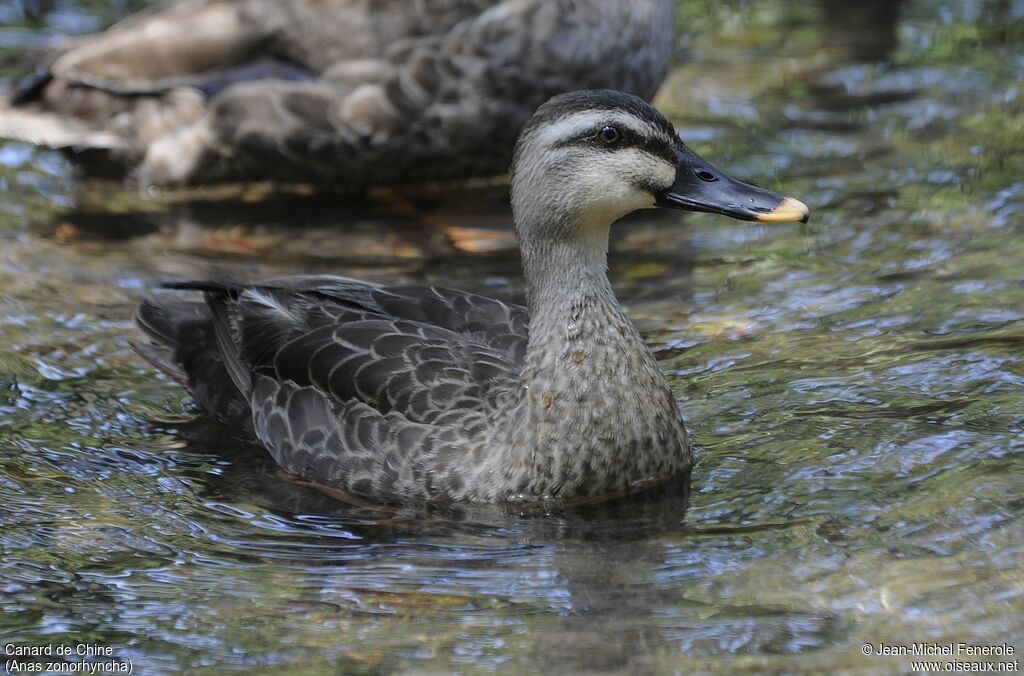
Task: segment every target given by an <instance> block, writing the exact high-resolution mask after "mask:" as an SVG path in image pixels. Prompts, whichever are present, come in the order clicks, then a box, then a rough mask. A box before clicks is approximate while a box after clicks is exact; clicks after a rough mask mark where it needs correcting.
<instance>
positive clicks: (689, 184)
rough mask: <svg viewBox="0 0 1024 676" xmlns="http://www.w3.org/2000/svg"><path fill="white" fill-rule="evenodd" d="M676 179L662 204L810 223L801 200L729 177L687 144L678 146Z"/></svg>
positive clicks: (771, 220)
mask: <svg viewBox="0 0 1024 676" xmlns="http://www.w3.org/2000/svg"><path fill="white" fill-rule="evenodd" d="M676 160H677V165H676V181H675V183H674V184H673V185H672V187H671V188H669V189H668V190H666V191H665V192H663V193H661V194H660V195H658V197H657V199H656V203H657V205H658V206H660V207H668V208H671V209H685V210H686V211H704V212H707V213H712V214H723V215H725V216H731V217H733V218H738V219H740V220H743V221H762V222H766V223H782V222H786V221H800V222H801V223H806V222H807V218H808V216H809V215H810V211H809V210H808V209H807V205H805V204H804V203H803V202H801V201H800V200H796V199H793V198H792V197H784V196H783V195H780V194H778V193H776V192H772V191H771V190H765V189H764V188H758V187H757V186H755V185H750V184H748V183H742V182H740V181H737V180H735V179H732V178H729V177H728V176H726V175H725V174H724V173H722V172H721V171H719V170H718V169H716V168H715V167H714V166H712V165H711V164H710V163H709V162H706V161H705V160H703V159H702V158H701V157H700V156H698V155H697V154H696V153H695V152H693V151H692V150H690V149H689V148H687V147H686V146H680V147H677V148H676Z"/></svg>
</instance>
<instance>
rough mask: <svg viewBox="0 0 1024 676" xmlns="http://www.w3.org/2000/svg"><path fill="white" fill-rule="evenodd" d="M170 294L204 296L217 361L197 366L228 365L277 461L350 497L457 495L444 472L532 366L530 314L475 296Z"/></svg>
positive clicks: (319, 291)
mask: <svg viewBox="0 0 1024 676" xmlns="http://www.w3.org/2000/svg"><path fill="white" fill-rule="evenodd" d="M171 286H172V287H173V288H179V289H194V290H201V291H203V293H204V298H205V301H206V308H207V312H208V320H207V322H206V324H205V333H203V334H202V335H204V336H207V339H206V343H205V345H206V348H205V349H206V350H207V351H209V350H211V349H212V350H213V351H215V352H216V355H215V358H211V357H210V356H209V355H207V356H206V358H205V361H203V362H202V363H204V364H207V365H208V364H210V363H221V364H223V370H222V371H221V373H220V374H217V375H216V376H215V377H216V379H217V382H218V383H219V384H220V385H221V386H223V385H224V383H225V382H229V383H233V385H234V388H237V389H235V392H236V393H238V394H240V395H241V397H242V398H243V399H245V400H246V401H248V403H249V407H250V409H251V420H252V429H253V432H254V433H255V436H256V437H257V438H258V439H259V440H260V441H261V442H262V443H263V445H265V446H266V447H267V448H268V449H269V450H270V452H271V454H272V455H273V456H274V458H275V459H276V460H277V462H278V464H280V465H281V466H282V467H284V468H285V469H286V470H288V471H290V472H292V473H294V474H297V475H299V476H303V477H305V478H308V479H311V480H314V481H318V482H321V483H325V484H329V485H333V486H337V487H340V488H342V489H345V490H350V491H352V492H355V493H365V494H393V495H398V494H413V495H416V494H422V495H428V494H429V495H432V496H434V497H436V495H437V492H438V491H441V493H442V494H454V493H455V492H457V486H458V484H459V481H458V477H457V476H456V475H455V472H454V471H452V472H447V471H446V468H448V467H451V468H452V469H453V470H454V468H455V467H456V466H458V465H459V464H460V463H457V462H455V461H454V460H453V459H454V458H456V457H457V456H458V454H459V453H460V452H464V451H465V447H466V444H465V443H463V442H464V441H466V440H469V439H471V438H473V437H474V435H476V434H478V433H479V432H481V431H482V430H483V429H485V427H486V425H487V423H488V420H489V416H490V415H491V414H492V413H493V412H494V411H495V410H496V409H497V408H498V407H499V406H500V405H501V402H502V401H503V400H504V398H505V397H508V396H510V395H512V394H513V393H514V392H515V391H516V389H517V381H518V376H519V372H520V369H521V366H522V363H523V360H524V358H525V351H526V339H527V322H528V315H527V312H526V309H525V308H522V307H520V306H515V305H508V304H505V303H502V302H500V301H497V300H493V299H488V298H484V297H482V296H478V295H475V294H471V293H466V292H460V291H454V290H450V289H441V288H436V287H376V286H371V285H367V284H365V283H361V282H357V281H355V280H349V279H346V278H339V277H314V278H282V279H278V280H271V281H269V282H266V283H262V284H258V285H228V284H212V283H206V282H199V283H185V284H174V285H171ZM151 304H152V303H151ZM143 307H144V308H145V306H143ZM142 313H143V312H142V310H140V314H142ZM149 314H150V315H151V314H152V311H150V312H149ZM189 317H190V321H193V322H194V321H195V312H194V310H193V311H192V314H190V315H189ZM140 323H141V324H142V325H143V328H144V329H145V328H146V323H145V322H142V321H140ZM152 323H153V322H150V324H152ZM210 327H212V329H211V328H210ZM147 332H148V333H150V335H151V336H153V337H155V338H156V339H157V340H158V341H162V342H164V343H166V342H167V340H166V335H167V334H168V333H170V332H169V331H167V330H166V329H163V330H162V331H161V332H160V333H162V334H163V335H160V334H156V335H154V331H153V330H152V329H149V330H147ZM211 333H212V335H214V337H215V341H213V342H214V345H211V344H210V340H209V338H208V336H209V335H211ZM178 335H179V336H180V334H178ZM181 339H182V338H181V337H179V338H178V340H181ZM193 363H200V362H198V361H197V360H195V359H193ZM183 366H184V368H185V369H186V370H187V369H188V365H187V364H185V365H183ZM224 371H226V372H227V377H225V376H224V374H223V372H224ZM212 374H213V372H212V371H210V370H208V371H207V373H206V374H205V377H206V378H209V377H210V376H211V375H212ZM188 376H189V383H190V389H192V390H193V391H195V390H196V389H197V387H203V386H205V387H206V389H207V390H209V389H210V387H209V385H204V383H203V382H201V380H200V378H201V377H202V376H203V374H198V373H194V372H193V373H189V374H188ZM229 378H230V380H229ZM224 399H225V397H223V396H221V397H220V399H219V400H221V401H222V400H224ZM198 400H199V397H197V401H198ZM398 484H401V486H399V485H398Z"/></svg>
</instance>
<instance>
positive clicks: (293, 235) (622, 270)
mask: <svg viewBox="0 0 1024 676" xmlns="http://www.w3.org/2000/svg"><path fill="white" fill-rule="evenodd" d="M141 4H144V3H138V2H109V1H108V2H85V1H81V0H79V1H77V2H75V1H70V0H68V1H61V2H24V3H14V5H12V6H11V7H8V8H2V9H0V21H3V22H6V24H7V27H5V28H2V29H0V50H2V52H0V63H3V64H5V65H4V66H3V67H4V72H5V73H7V74H11V73H13V72H14V70H15V67H14V65H13V54H15V53H16V52H17V51H18V50H20V49H23V48H25V47H30V46H33V45H38V44H41V43H42V42H43V41H45V40H46V39H47V38H48V37H50V36H53V35H57V34H61V33H75V32H84V31H90V30H94V29H96V28H99V27H101V26H102V25H105V24H106V23H108V22H110V21H112V20H113V19H115V18H116V17H117V16H119V15H120V14H122V13H123V12H124V11H126V10H127V9H129V8H133V7H137V6H140V5H141ZM679 22H680V28H681V35H680V49H679V52H680V65H679V66H678V67H677V68H676V69H675V71H674V72H673V73H672V76H671V77H670V79H669V81H668V83H667V84H666V86H665V88H664V89H663V90H662V92H661V94H660V96H659V99H658V104H659V106H660V107H661V108H662V109H663V110H665V111H666V112H667V113H669V114H671V116H672V117H673V120H674V121H675V122H676V124H677V125H678V126H679V127H680V129H681V130H682V132H683V134H684V137H685V138H687V139H688V140H689V142H690V144H691V145H692V146H694V147H695V148H696V149H697V150H698V151H699V152H701V153H702V154H703V155H705V156H706V157H708V158H709V159H711V160H712V161H713V162H715V163H716V164H717V165H719V166H721V167H723V168H726V169H728V170H729V171H730V173H733V174H734V175H736V176H737V177H739V178H743V179H747V180H751V181H756V182H759V183H762V184H766V185H768V186H771V187H773V188H776V189H779V190H780V191H783V192H785V193H787V194H792V195H795V196H799V197H801V198H802V199H804V200H805V201H806V202H807V203H808V204H809V205H810V206H811V208H812V211H813V220H812V221H811V222H810V223H809V224H807V225H799V224H781V225H751V224H746V223H737V222H733V221H729V220H726V219H723V218H719V217H713V216H704V215H679V214H677V213H672V214H667V215H666V214H661V215H658V214H649V215H643V216H641V217H639V218H634V219H632V220H630V221H629V222H628V223H624V224H623V225H621V226H618V227H617V228H616V230H615V232H614V233H613V243H612V248H613V253H612V258H611V274H612V278H613V283H614V285H615V287H616V289H617V290H618V291H619V293H620V295H621V298H622V300H623V302H624V304H625V306H626V308H627V311H628V312H629V313H630V315H631V317H633V318H634V319H635V321H636V322H637V324H638V325H639V326H640V327H641V328H642V329H643V331H644V332H645V334H646V335H647V336H648V337H649V340H650V343H651V345H652V346H653V347H654V349H655V350H656V351H657V354H658V356H659V358H660V359H661V363H662V366H663V368H664V369H665V371H666V372H667V373H668V374H670V376H671V378H672V382H673V384H674V387H675V389H676V392H677V394H678V399H679V403H680V406H681V408H682V411H683V412H684V415H685V417H686V419H687V421H688V425H689V427H690V429H691V431H692V432H693V435H694V437H695V439H696V441H697V444H698V447H699V448H698V452H699V461H698V464H697V466H696V468H695V470H694V474H693V493H692V495H691V497H690V501H689V506H688V508H687V506H686V504H685V503H684V502H683V501H681V500H678V499H655V500H648V501H637V502H633V503H630V504H627V505H620V506H617V507H616V508H614V509H605V510H594V511H591V512H583V513H558V514H551V515H549V516H546V517H537V516H535V515H534V516H518V515H505V514H500V513H494V512H489V511H480V512H471V513H434V514H429V513H417V512H411V511H410V512H400V513H389V512H384V511H381V510H374V509H368V508H358V507H353V506H349V505H345V504H339V503H335V502H332V501H330V500H328V499H326V498H324V497H323V496H322V495H320V494H319V493H316V492H315V491H311V490H308V489H305V488H302V487H298V486H295V485H292V484H291V483H289V482H287V481H285V480H283V479H282V478H281V477H280V476H279V475H278V474H277V472H276V470H275V469H274V467H273V466H272V465H271V464H270V463H269V462H268V460H267V459H266V457H265V455H264V454H263V453H262V452H260V451H259V450H257V449H252V448H249V447H247V446H245V445H244V444H239V443H238V442H237V441H235V440H233V439H232V438H231V436H230V435H228V434H226V433H225V432H224V431H223V430H220V429H218V428H217V427H216V426H214V425H211V424H209V423H206V422H204V421H202V420H197V419H196V418H195V415H194V413H193V411H192V409H191V408H190V407H189V405H188V403H187V401H185V400H184V397H183V395H182V392H181V390H180V389H179V387H178V386H177V385H176V384H174V383H172V382H170V381H169V380H167V379H165V378H163V377H161V376H158V375H156V374H154V373H153V371H152V370H151V369H150V368H149V367H148V366H147V365H146V364H144V363H143V362H142V361H140V360H139V359H138V358H137V357H136V356H135V354H134V353H133V351H132V350H131V348H130V346H129V343H128V341H129V340H131V339H135V338H137V337H138V334H136V333H135V332H134V329H133V328H132V325H131V321H130V317H131V313H132V309H133V306H134V305H135V304H136V303H137V301H138V300H139V298H140V297H141V296H142V295H143V294H144V293H145V292H146V290H147V289H149V288H151V287H152V286H154V285H155V284H157V283H159V282H160V281H161V280H165V279H177V278H183V277H206V276H223V275H230V276H233V277H236V278H243V279H245V278H255V277H259V276H264V275H271V274H278V273H281V272H295V271H305V272H335V273H340V274H346V275H355V276H361V277H365V278H368V279H373V280H378V281H386V280H398V281H401V282H428V283H443V284H447V285H451V286H459V287H463V288H469V289H474V290H480V291H483V292H486V293H489V294H493V295H496V296H499V297H502V298H509V299H518V298H520V297H521V293H522V280H521V278H520V276H519V272H518V261H517V258H516V256H515V254H514V252H510V251H509V250H508V237H507V230H502V228H507V221H508V217H507V212H506V211H505V210H504V207H503V206H502V204H503V199H504V189H503V188H502V187H501V186H500V185H499V186H497V187H485V188H479V189H471V190H468V191H462V192H460V193H458V194H457V195H455V196H454V197H452V198H448V199H442V198H438V197H435V196H432V195H429V194H413V195H405V196H403V197H402V198H401V200H399V201H395V200H393V199H389V198H387V196H377V199H376V200H372V199H371V200H369V201H366V202H360V203H353V202H352V200H349V199H345V198H342V197H337V196H334V197H326V198H321V197H311V196H309V195H308V194H306V193H305V192H304V191H302V190H301V189H292V190H290V191H288V192H287V193H286V194H285V195H274V194H273V193H271V192H269V191H268V190H266V189H265V187H260V186H257V187H254V188H249V189H245V190H243V191H241V193H239V191H234V192H232V191H230V190H209V191H199V192H196V193H192V194H188V195H182V194H179V195H166V194H165V195H157V196H155V197H149V198H147V197H144V196H141V195H139V194H137V193H135V192H133V191H132V190H121V189H120V187H119V186H116V185H110V184H108V183H100V182H96V181H86V180H83V179H81V178H78V177H76V176H75V174H74V173H73V171H72V168H71V167H70V165H69V164H68V163H67V162H66V160H65V159H64V158H63V157H62V156H60V155H59V154H57V153H53V152H48V151H43V150H38V149H34V148H32V147H29V146H26V145H22V144H16V143H7V144H5V145H2V146H0V192H2V193H3V195H2V198H0V290H2V296H0V505H2V507H0V550H2V557H0V599H2V607H0V642H3V643H5V644H7V643H14V644H18V645H39V644H47V643H53V644H56V643H61V642H63V643H69V644H76V643H93V644H102V645H108V646H112V647H113V648H114V649H115V654H116V655H117V656H118V657H120V658H122V659H130V660H132V662H133V664H134V665H135V667H136V669H142V672H141V673H161V672H168V673H170V672H175V671H179V670H182V669H188V670H190V671H193V672H197V673H225V672H232V671H239V672H241V671H253V670H258V671H266V672H275V671H276V672H280V673H294V672H295V670H297V669H298V670H302V671H305V672H310V673H317V672H332V671H346V672H347V671H368V672H369V671H373V672H389V671H393V670H403V669H416V670H430V671H450V670H458V671H470V672H472V671H477V670H484V669H491V668H494V669H501V670H508V671H529V670H545V671H551V670H556V669H557V670H558V671H572V670H576V671H611V672H621V673H640V672H648V671H656V672H673V671H674V672H680V673H691V672H706V671H721V672H723V673H731V672H735V671H743V670H756V671H765V670H767V671H776V672H790V673H792V672H820V673H834V672H842V671H848V672H864V671H877V672H883V673H885V672H904V671H907V670H909V669H910V664H909V661H908V660H907V659H904V658H889V657H877V656H864V655H863V654H862V652H861V646H862V645H863V644H864V643H868V642H870V643H873V644H877V643H878V642H880V641H881V642H885V643H890V644H909V643H912V642H919V641H928V642H932V641H934V642H939V643H946V642H960V641H964V642H968V643H975V644H996V643H1002V642H1009V643H1015V644H1016V648H1017V657H1019V656H1020V652H1021V651H1022V650H1024V514H1022V512H1024V432H1022V428H1024V396H1022V393H1024V91H1022V89H1024V87H1022V84H1021V83H1022V82H1024V2H1020V1H1019V0H959V1H955V0H949V1H944V2H936V1H925V0H914V1H911V0H908V1H905V2H857V3H843V2H824V1H823V2H817V3H804V2H796V1H795V0H794V1H789V0H765V1H763V2H757V3H744V2H738V1H736V0H730V1H727V2H697V1H688V2H685V3H683V4H682V5H681V8H680V12H679ZM473 226H483V227H486V228H488V229H489V230H490V232H484V233H481V232H477V231H468V232H467V231H464V230H459V229H458V228H467V227H473ZM453 241H456V242H459V243H461V244H462V246H463V247H466V246H469V245H473V243H474V242H475V243H476V244H475V248H492V249H494V251H493V252H492V253H490V254H483V253H468V252H464V251H462V252H460V251H459V250H458V249H457V248H456V247H454V246H453V245H452V242H453ZM467 242H468V243H469V244H467Z"/></svg>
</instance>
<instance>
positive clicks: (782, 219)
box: [757, 197, 811, 223]
mask: <svg viewBox="0 0 1024 676" xmlns="http://www.w3.org/2000/svg"><path fill="white" fill-rule="evenodd" d="M810 215H811V210H810V209H808V208H807V205H806V204H804V203H803V202H801V201H800V200H798V199H793V198H792V197H783V198H782V204H780V205H779V206H777V207H775V208H774V209H772V210H771V211H763V212H761V213H759V214H758V215H757V220H758V221H761V222H764V223H787V222H789V221H800V222H801V223H806V222H807V219H808V218H809V217H810Z"/></svg>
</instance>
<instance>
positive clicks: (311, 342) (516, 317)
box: [137, 91, 808, 502]
mask: <svg viewBox="0 0 1024 676" xmlns="http://www.w3.org/2000/svg"><path fill="white" fill-rule="evenodd" d="M653 206H661V207H668V208H674V209H684V210H690V211H705V212H714V213H719V214H725V215H727V216H732V217H733V218H739V219H744V220H752V221H797V220H799V221H806V220H807V214H808V211H807V207H806V206H804V205H803V204H802V203H800V202H798V201H797V200H794V199H792V198H788V197H782V196H781V195H778V194H776V193H774V192H771V191H768V190H764V189H761V188H757V187H754V186H751V185H747V184H744V183H740V182H738V181H735V180H733V179H730V178H729V177H728V176H726V175H725V174H723V173H722V172H720V171H719V170H717V169H715V168H714V167H713V166H711V165H710V164H708V163H707V162H705V161H704V160H702V159H701V158H700V157H698V156H697V155H696V154H694V153H693V152H692V151H691V150H690V149H689V148H688V147H687V146H686V145H684V144H683V142H682V141H681V140H680V139H679V138H678V136H677V135H676V133H675V130H674V129H673V127H672V125H671V124H670V123H669V122H668V120H667V119H665V117H664V116H663V115H661V113H659V112H658V111H657V110H656V109H654V108H653V107H652V106H650V105H649V104H647V103H645V102H644V101H643V100H642V99H640V98H638V97H635V96H631V95H629V94H624V93H621V92H614V91H586V92H576V93H571V94H563V95H560V96H556V97H555V98H553V99H551V100H550V101H548V102H547V103H545V104H544V105H542V106H541V107H540V108H539V109H538V110H537V112H536V113H535V114H534V115H533V117H532V118H531V119H530V120H529V122H528V123H527V124H526V126H525V128H524V129H523V131H522V134H521V136H520V137H519V140H518V142H517V144H516V148H515V153H514V159H513V165H512V209H513V212H514V217H515V223H516V231H517V234H518V237H519V242H520V248H521V251H522V259H523V271H524V273H525V277H526V281H527V301H528V304H527V306H526V307H522V306H519V305H511V304H508V303H503V302H500V301H498V300H494V299H491V298H486V297H483V296H479V295H476V294H474V293H468V292H465V291H456V290H453V289H444V288H437V287H420V286H401V287H395V286H391V287H389V286H377V285H374V284H369V283H366V282H361V281H358V280H355V279H349V278H344V277H331V276H310V277H301V276H299V277H286V278H279V279H272V280H269V281H266V282H263V283H259V284H221V283H214V282H186V283H175V284H169V285H167V286H169V287H170V288H172V289H192V290H199V291H202V292H203V294H204V300H205V302H204V303H202V304H200V303H189V302H181V301H167V300H163V299H150V300H147V301H145V302H144V303H143V304H142V305H141V307H140V308H139V310H138V313H137V320H138V323H139V325H140V326H141V328H142V329H143V331H144V332H145V333H146V334H147V335H148V336H149V337H150V338H151V339H152V340H153V341H154V347H155V350H154V348H149V349H148V350H147V354H148V358H149V359H150V360H151V361H153V362H154V363H156V364H158V365H160V366H161V367H162V368H163V369H165V370H167V371H169V372H171V373H175V374H177V375H178V377H180V378H181V379H182V380H183V381H184V382H186V383H187V385H188V387H189V389H190V391H191V393H192V396H193V398H194V399H195V401H196V402H197V403H198V405H199V406H200V407H201V408H202V409H204V410H205V411H206V412H207V413H209V414H211V415H214V416H217V417H219V418H220V419H221V420H222V421H224V422H225V423H227V424H229V425H232V426H234V427H235V428H236V429H245V430H247V431H248V432H249V433H250V434H251V435H252V436H253V437H254V438H255V439H256V440H257V441H258V442H259V443H261V444H262V445H263V446H265V447H266V448H267V450H269V451H270V453H271V455H272V456H273V457H274V459H275V460H276V461H277V463H278V464H279V465H280V466H281V467H282V468H283V469H284V470H286V471H287V472H289V473H291V474H293V475H296V476H298V477H300V478H302V479H305V480H307V481H313V482H316V483H319V484H321V485H324V486H329V487H333V488H335V489H338V490H340V491H343V492H345V493H348V494H355V495H361V496H371V497H378V498H389V499H390V498H408V497H411V498H421V499H427V500H438V501H476V502H520V501H526V502H529V501H540V500H548V499H556V500H558V499H560V500H568V499H583V498H594V497H601V496H609V495H616V494H622V493H627V492H630V491H634V490H637V489H639V488H642V487H645V486H650V485H652V484H656V483H658V482H661V481H665V480H667V479H669V478H671V477H674V476H678V475H679V474H680V473H683V472H686V471H688V470H689V468H690V464H691V451H690V440H689V437H688V436H687V432H686V429H685V427H684V426H683V421H682V420H681V418H680V415H679V409H678V407H677V404H676V399H675V396H674V395H673V393H672V389H671V387H670V386H669V383H668V381H667V380H666V379H665V377H664V375H663V374H662V372H661V371H660V370H659V368H658V364H657V362H656V361H655V359H654V356H653V355H652V354H651V352H650V350H648V348H647V346H646V344H645V343H644V340H643V338H642V337H641V336H640V334H639V333H638V332H637V330H636V329H635V328H634V326H633V325H632V324H631V323H630V321H629V320H628V319H627V318H626V316H625V315H624V314H623V311H622V308H621V307H620V305H619V303H618V301H617V300H616V298H615V294H614V292H613V291H612V287H611V285H610V283H609V281H608V277H607V274H606V269H607V261H606V258H607V250H608V234H609V228H610V226H611V224H612V223H613V222H614V221H616V220H617V219H619V218H620V217H622V216H624V215H625V214H627V213H629V212H632V211H635V210H637V209H645V208H648V207H653Z"/></svg>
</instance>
